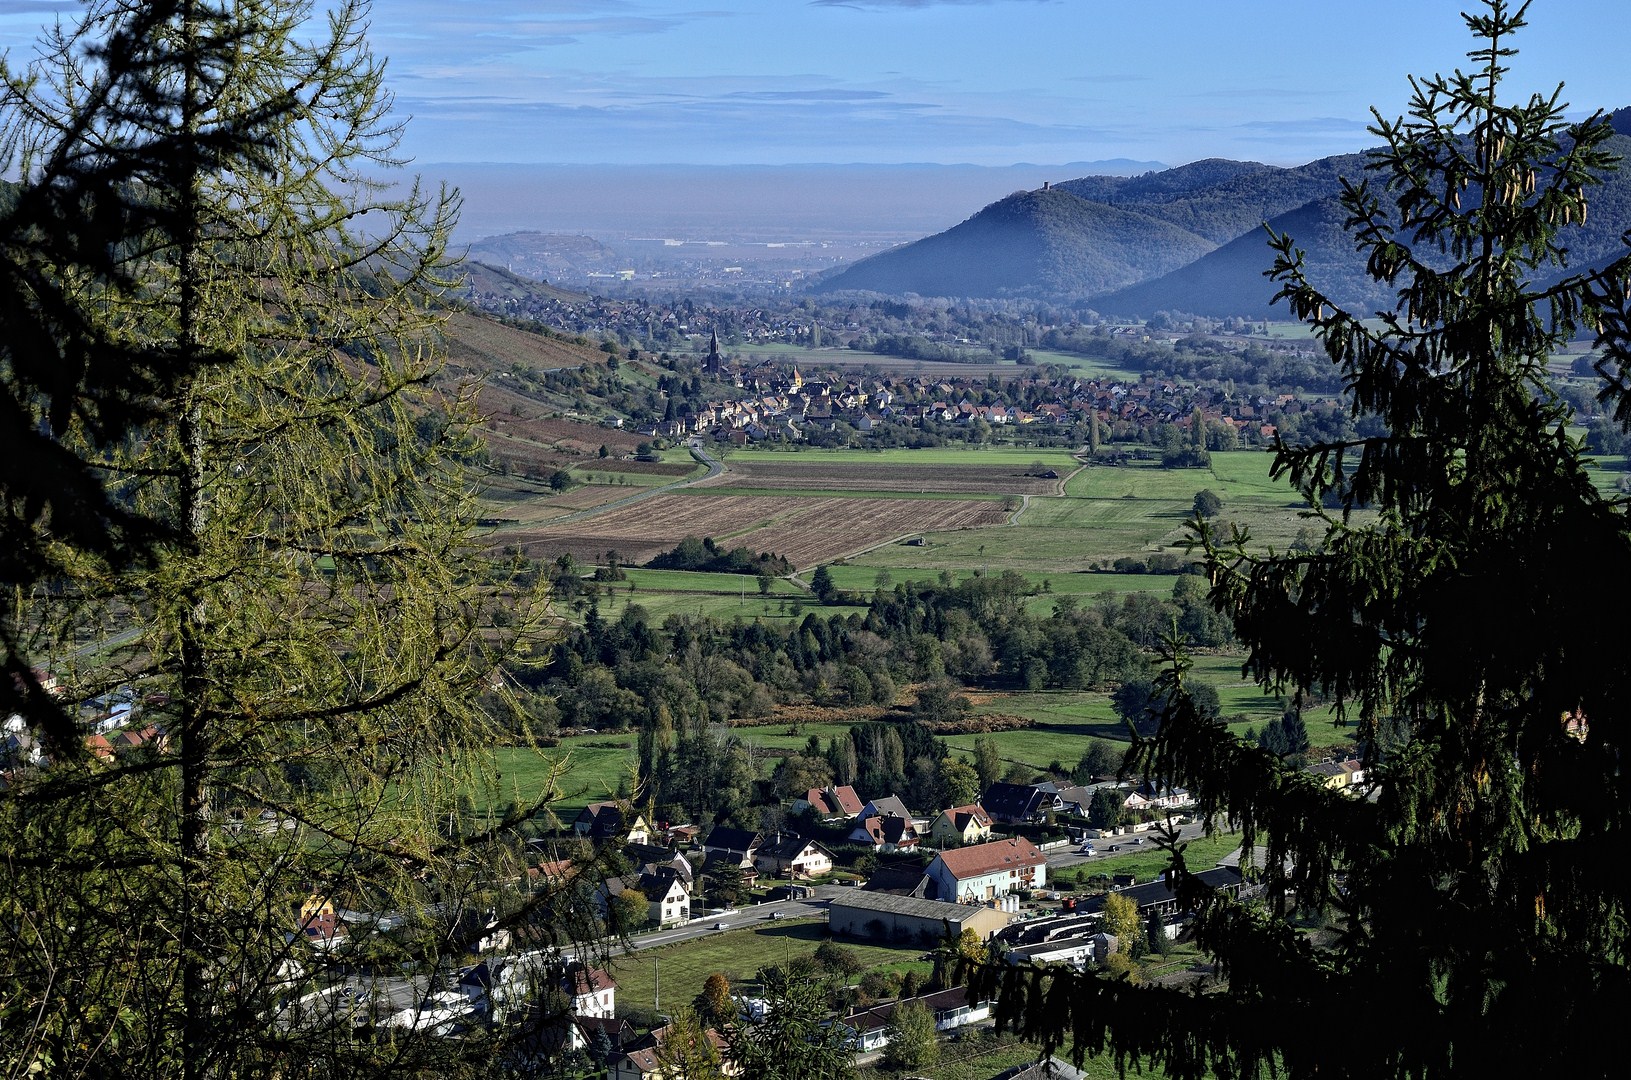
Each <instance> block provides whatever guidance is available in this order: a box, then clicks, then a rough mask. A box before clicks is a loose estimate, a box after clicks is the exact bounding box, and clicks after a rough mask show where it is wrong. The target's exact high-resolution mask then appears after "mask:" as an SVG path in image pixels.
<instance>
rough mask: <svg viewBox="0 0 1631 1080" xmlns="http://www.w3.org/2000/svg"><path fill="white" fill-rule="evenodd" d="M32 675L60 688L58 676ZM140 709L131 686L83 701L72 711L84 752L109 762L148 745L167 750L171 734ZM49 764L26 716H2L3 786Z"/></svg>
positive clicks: (49, 690)
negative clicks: (23, 772)
mask: <svg viewBox="0 0 1631 1080" xmlns="http://www.w3.org/2000/svg"><path fill="white" fill-rule="evenodd" d="M34 677H35V679H36V680H37V681H38V682H39V685H40V687H41V688H42V689H44V690H45V691H46V692H47V693H49V694H52V695H53V696H54V695H57V694H58V693H59V692H60V684H59V683H58V681H57V678H56V676H54V675H52V674H50V673H49V672H46V671H40V670H36V671H35V672H34ZM142 708H143V702H142V701H141V700H140V699H138V697H137V695H136V693H135V691H134V690H132V689H131V688H130V687H129V686H121V687H117V688H115V689H113V690H109V691H108V692H106V693H104V694H98V695H97V696H95V697H92V698H89V699H87V700H85V701H83V702H81V703H80V704H79V706H78V707H77V709H76V710H74V711H75V714H76V715H75V719H76V720H77V722H78V724H79V737H80V738H81V740H82V741H83V742H84V746H85V750H86V752H87V753H88V754H89V755H90V756H91V757H93V758H95V759H96V760H98V761H105V762H106V761H113V760H115V759H117V758H121V757H124V756H126V755H129V754H134V753H137V752H139V751H144V750H157V751H159V752H163V751H164V750H165V749H166V748H167V747H168V746H169V742H170V740H169V735H168V734H167V733H166V732H165V729H164V727H163V725H162V724H158V723H154V722H150V721H146V720H144V719H143V717H142ZM48 764H50V755H49V753H48V751H47V749H46V746H45V744H44V743H43V742H42V741H41V740H40V738H39V737H38V736H37V735H35V734H34V732H33V731H31V730H30V729H29V725H28V723H27V721H25V720H24V719H23V718H22V717H21V716H19V715H16V714H12V715H10V716H7V717H6V718H5V719H4V720H3V721H0V791H4V790H5V789H6V788H7V787H9V786H10V785H11V783H12V778H13V776H14V775H15V773H16V771H17V770H20V769H32V768H40V767H43V766H45V765H48Z"/></svg>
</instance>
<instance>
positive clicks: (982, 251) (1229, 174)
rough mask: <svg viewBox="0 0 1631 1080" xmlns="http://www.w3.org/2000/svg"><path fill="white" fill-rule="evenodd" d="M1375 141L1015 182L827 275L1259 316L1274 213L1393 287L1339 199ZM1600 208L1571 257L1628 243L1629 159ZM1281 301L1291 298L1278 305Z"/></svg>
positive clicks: (876, 288) (1318, 253)
mask: <svg viewBox="0 0 1631 1080" xmlns="http://www.w3.org/2000/svg"><path fill="white" fill-rule="evenodd" d="M1611 123H1612V124H1613V126H1614V128H1615V130H1616V132H1618V133H1619V134H1617V135H1616V136H1615V137H1614V138H1612V139H1611V140H1610V141H1609V143H1608V148H1609V150H1610V151H1612V152H1615V153H1618V154H1619V155H1620V156H1621V158H1622V159H1623V160H1626V161H1627V162H1628V164H1631V109H1623V110H1620V111H1618V112H1616V113H1614V114H1613V116H1612V118H1611ZM1365 162H1366V155H1364V154H1343V155H1338V156H1334V157H1328V158H1321V159H1320V160H1318V161H1313V162H1310V163H1308V164H1307V165H1302V166H1298V167H1295V168H1281V167H1278V166H1273V165H1263V164H1260V163H1257V162H1241V161H1228V160H1223V159H1217V158H1212V159H1207V160H1204V161H1196V162H1191V163H1190V164H1188V165H1181V166H1178V167H1177V168H1173V169H1166V170H1162V171H1159V172H1149V173H1145V174H1143V175H1140V176H1132V177H1127V176H1084V177H1081V178H1078V179H1074V180H1068V181H1064V182H1062V183H1059V184H1055V185H1053V186H1051V187H1048V188H1044V189H1041V190H1037V191H1025V192H1015V193H1014V194H1012V195H1009V196H1008V197H1006V198H1004V199H1000V200H998V201H997V202H994V203H992V204H991V205H989V206H987V207H985V208H984V209H983V210H981V211H980V212H979V213H977V214H975V215H974V216H972V217H970V218H969V219H968V220H966V221H964V222H963V223H961V224H960V225H957V226H955V227H953V228H951V229H948V230H946V231H945V232H942V233H938V234H936V235H934V236H930V237H926V238H924V239H922V240H918V241H916V242H914V243H911V244H906V245H904V246H902V247H899V248H895V249H892V250H890V251H886V252H883V253H881V254H878V255H875V256H872V257H871V258H868V259H864V260H862V261H860V262H858V263H855V264H853V265H851V266H849V267H846V268H845V269H843V270H841V271H838V272H836V273H834V274H832V275H829V276H828V277H826V278H825V279H823V280H822V281H821V282H820V283H818V284H817V285H816V286H815V288H816V290H817V291H820V292H840V291H848V290H864V291H870V292H879V293H886V294H893V295H902V294H917V295H920V296H967V297H1026V298H1036V299H1046V300H1057V301H1068V302H1085V303H1087V304H1089V305H1090V306H1092V307H1093V308H1095V309H1096V310H1099V311H1101V312H1103V313H1105V314H1109V315H1120V316H1128V317H1135V316H1148V315H1150V314H1153V313H1154V312H1156V311H1161V310H1170V311H1184V312H1191V313H1194V314H1198V315H1213V316H1227V315H1242V316H1247V317H1261V316H1264V315H1269V314H1273V313H1274V309H1272V308H1271V306H1270V303H1269V301H1270V300H1271V299H1272V298H1273V296H1274V293H1275V292H1276V286H1275V285H1274V284H1273V283H1272V282H1270V281H1268V279H1267V278H1265V277H1264V276H1263V272H1264V271H1265V270H1267V269H1268V268H1269V267H1270V266H1271V265H1272V261H1273V260H1272V255H1271V253H1270V251H1269V249H1268V246H1267V235H1266V234H1265V232H1264V231H1263V224H1264V222H1268V223H1269V225H1270V226H1271V227H1272V228H1274V229H1275V230H1276V231H1277V232H1285V233H1289V234H1290V235H1291V236H1292V237H1293V238H1294V239H1295V241H1296V243H1297V246H1298V247H1299V248H1301V249H1302V250H1303V251H1304V252H1305V254H1306V262H1307V267H1308V271H1309V275H1310V278H1311V280H1313V281H1314V282H1315V283H1316V284H1318V285H1320V286H1321V287H1322V288H1324V289H1326V290H1327V291H1328V292H1329V293H1330V295H1331V296H1332V298H1333V299H1335V300H1336V301H1338V302H1340V303H1343V304H1350V305H1356V306H1359V307H1361V308H1365V309H1371V308H1375V307H1378V306H1382V305H1383V304H1385V303H1386V301H1387V295H1386V290H1384V289H1380V288H1378V287H1377V286H1376V285H1375V283H1374V282H1372V281H1371V280H1370V279H1369V277H1368V276H1367V275H1366V274H1365V273H1364V263H1363V260H1362V259H1361V258H1360V257H1359V256H1358V255H1357V254H1356V253H1355V251H1354V248H1353V242H1352V239H1351V237H1349V235H1348V234H1347V232H1346V231H1345V230H1344V228H1343V223H1344V220H1345V217H1346V214H1345V213H1344V212H1343V210H1342V209H1341V207H1340V204H1339V203H1338V201H1337V196H1338V194H1339V193H1340V191H1341V190H1342V178H1343V177H1344V176H1346V177H1348V178H1350V179H1352V180H1354V181H1358V180H1360V179H1363V178H1364V176H1365V168H1364V166H1365ZM1590 199H1591V207H1592V212H1591V217H1590V221H1589V223H1588V224H1586V225H1584V226H1579V225H1576V226H1572V227H1570V228H1569V229H1568V230H1566V231H1565V234H1564V241H1565V243H1567V245H1568V246H1569V249H1570V254H1571V260H1570V263H1571V266H1589V265H1595V264H1597V263H1599V262H1602V261H1606V260H1608V259H1610V258H1613V257H1615V256H1617V255H1618V254H1620V253H1622V252H1623V250H1624V248H1623V246H1622V245H1621V242H1620V236H1621V234H1622V233H1623V232H1624V231H1625V230H1626V229H1628V228H1631V170H1622V171H1620V172H1616V173H1611V174H1609V175H1608V176H1607V177H1605V182H1604V183H1603V184H1602V185H1601V186H1600V187H1598V188H1597V189H1595V190H1594V191H1592V192H1591V194H1590ZM1279 312H1280V313H1282V314H1283V312H1284V309H1283V308H1281V309H1279Z"/></svg>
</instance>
